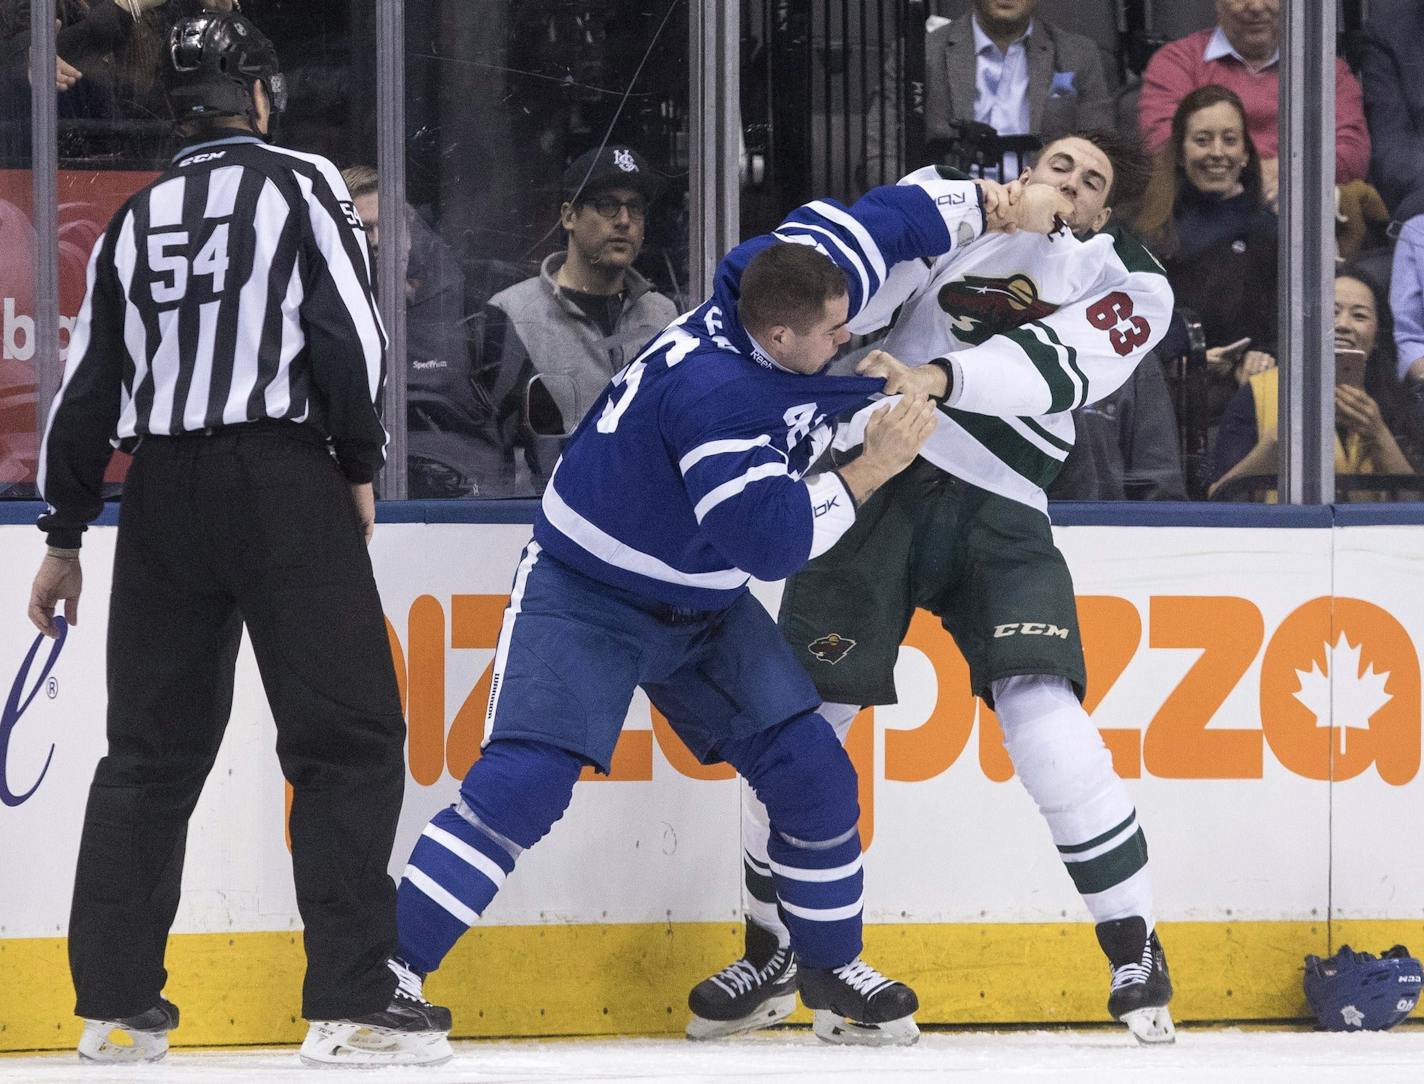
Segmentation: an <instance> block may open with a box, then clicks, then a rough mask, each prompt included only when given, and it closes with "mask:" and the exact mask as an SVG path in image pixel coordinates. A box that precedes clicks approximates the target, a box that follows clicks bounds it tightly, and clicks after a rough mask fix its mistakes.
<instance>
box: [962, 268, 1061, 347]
mask: <svg viewBox="0 0 1424 1084" xmlns="http://www.w3.org/2000/svg"><path fill="white" fill-rule="evenodd" d="M939 307H940V308H942V309H943V310H944V311H945V312H947V313H948V314H949V322H950V324H951V326H953V328H954V337H955V338H956V339H958V340H959V341H960V342H963V343H968V344H969V345H970V346H978V345H979V344H980V343H982V342H985V341H987V340H988V339H992V338H993V337H994V336H995V335H999V334H1002V333H1003V332H1005V331H1011V330H1012V329H1014V328H1016V327H1020V326H1022V325H1023V324H1027V323H1030V322H1032V321H1034V320H1041V319H1043V317H1045V316H1048V315H1049V314H1050V313H1052V312H1054V311H1056V310H1057V308H1058V306H1057V305H1050V304H1049V303H1048V302H1047V301H1042V300H1040V299H1039V296H1038V287H1037V286H1036V285H1035V284H1034V281H1033V279H1031V278H1029V277H1028V276H1027V275H1010V276H1009V277H1008V278H998V279H988V278H980V277H979V276H977V275H966V276H965V277H964V278H962V279H959V280H957V281H955V282H951V283H948V284H946V285H944V286H941V287H940V291H939Z"/></svg>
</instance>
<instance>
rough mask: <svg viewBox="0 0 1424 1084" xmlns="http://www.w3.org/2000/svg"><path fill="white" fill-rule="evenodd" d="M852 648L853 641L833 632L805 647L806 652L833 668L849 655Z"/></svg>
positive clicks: (853, 645)
mask: <svg viewBox="0 0 1424 1084" xmlns="http://www.w3.org/2000/svg"><path fill="white" fill-rule="evenodd" d="M853 647H855V641H854V640H852V639H850V638H848V637H845V636H842V635H841V634H840V633H838V632H833V633H831V634H830V635H828V636H822V637H821V638H820V639H819V640H813V641H812V642H811V643H809V644H807V645H806V650H808V651H809V652H811V654H812V655H815V656H816V658H818V659H820V660H821V661H822V662H828V663H830V664H831V665H832V666H834V665H835V664H836V663H838V662H840V661H841V660H842V659H843V658H845V657H846V656H847V655H849V654H850V649H851V648H853Z"/></svg>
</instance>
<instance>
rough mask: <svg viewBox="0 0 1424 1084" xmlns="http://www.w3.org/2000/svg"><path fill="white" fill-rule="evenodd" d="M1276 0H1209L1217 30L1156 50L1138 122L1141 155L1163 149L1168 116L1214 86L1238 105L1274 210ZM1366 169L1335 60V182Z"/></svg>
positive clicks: (1357, 105) (1357, 112) (1356, 105)
mask: <svg viewBox="0 0 1424 1084" xmlns="http://www.w3.org/2000/svg"><path fill="white" fill-rule="evenodd" d="M1281 4H1282V0H1216V18H1217V25H1216V26H1215V27H1213V28H1211V29H1208V30H1202V31H1199V32H1198V33H1196V34H1189V35H1187V36H1186V37H1185V38H1180V39H1178V40H1177V41H1174V42H1170V43H1168V44H1167V45H1164V46H1162V48H1160V49H1158V50H1157V52H1156V53H1154V54H1153V55H1152V59H1151V60H1150V61H1149V62H1148V64H1147V70H1146V71H1144V72H1143V74H1142V95H1141V97H1140V98H1139V99H1138V105H1137V112H1138V123H1139V125H1140V126H1141V128H1142V135H1143V138H1144V139H1145V140H1146V142H1147V146H1148V149H1149V150H1156V149H1157V148H1159V147H1161V146H1162V145H1163V144H1165V143H1166V142H1167V141H1168V139H1169V138H1170V135H1171V125H1172V116H1173V114H1174V113H1175V112H1176V110H1177V106H1178V105H1179V104H1180V103H1181V101H1182V99H1183V98H1185V97H1186V96H1187V95H1188V94H1190V93H1191V92H1192V91H1193V90H1195V89H1196V88H1197V87H1202V86H1206V85H1207V84H1208V83H1215V84H1217V85H1219V86H1223V87H1226V88H1228V89H1230V90H1234V91H1235V92H1236V94H1237V95H1238V96H1239V97H1240V98H1241V101H1242V102H1244V103H1245V110H1246V126H1247V128H1248V130H1249V131H1250V133H1251V138H1252V139H1253V140H1254V141H1255V143H1256V149H1257V150H1258V151H1259V152H1260V154H1261V182H1262V189H1263V193H1264V196H1265V199H1266V202H1267V203H1268V204H1270V205H1271V206H1273V207H1274V206H1275V205H1276V201H1277V193H1278V188H1279V175H1280V163H1279V160H1278V158H1277V155H1278V148H1279V144H1280V131H1279V126H1278V124H1277V120H1276V117H1277V110H1278V98H1279V96H1280V63H1279V62H1280V9H1281ZM1369 165H1370V133H1369V130H1368V128H1367V127H1366V125H1365V113H1364V103H1363V93H1362V91H1361V90H1360V84H1359V83H1358V82H1356V80H1355V77H1354V76H1353V75H1351V74H1350V69H1349V68H1348V67H1347V66H1346V64H1345V62H1344V61H1343V60H1336V61H1335V180H1336V182H1337V183H1339V184H1348V183H1349V182H1350V181H1359V180H1363V179H1364V176H1365V173H1366V172H1367V171H1368V169H1369Z"/></svg>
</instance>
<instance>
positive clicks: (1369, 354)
mask: <svg viewBox="0 0 1424 1084" xmlns="http://www.w3.org/2000/svg"><path fill="white" fill-rule="evenodd" d="M1335 350H1336V354H1337V358H1336V380H1337V382H1336V384H1335V473H1336V474H1337V475H1353V474H1414V473H1416V472H1415V469H1414V465H1413V464H1412V463H1411V462H1410V460H1409V458H1408V456H1406V454H1405V451H1404V448H1405V447H1407V446H1410V445H1412V444H1414V443H1415V441H1414V440H1413V439H1411V437H1412V436H1413V434H1411V433H1410V430H1411V428H1412V426H1411V422H1410V418H1409V412H1408V409H1407V406H1406V404H1405V401H1404V398H1403V390H1402V389H1401V387H1400V384H1399V378H1398V376H1397V375H1396V373H1395V368H1396V365H1395V351H1394V335H1393V329H1392V327H1391V320H1390V313H1389V306H1388V305H1387V304H1386V303H1385V297H1384V294H1383V293H1382V292H1381V291H1380V289H1379V287H1378V286H1376V285H1375V283H1374V282H1373V281H1372V280H1371V279H1369V278H1368V277H1367V276H1366V275H1365V274H1364V273H1363V272H1361V271H1360V270H1358V269H1357V268H1354V267H1351V266H1349V265H1345V266H1342V267H1340V268H1339V269H1338V270H1337V271H1336V272H1335ZM1343 351H1358V352H1359V353H1361V354H1363V355H1364V356H1365V365H1364V374H1363V381H1361V382H1358V383H1357V382H1353V381H1352V380H1351V379H1349V378H1348V377H1347V375H1346V374H1347V366H1345V365H1344V364H1343V363H1342V358H1341V352H1343ZM1279 375H1280V371H1279V370H1278V369H1274V368H1272V369H1267V370H1265V371H1263V372H1260V373H1257V374H1255V375H1254V376H1252V377H1250V378H1249V379H1248V380H1247V381H1246V383H1245V384H1243V385H1242V387H1241V389H1240V391H1238V392H1237V393H1236V397H1235V398H1234V399H1232V401H1231V404H1230V406H1228V407H1227V409H1226V414H1225V415H1224V416H1223V417H1222V420H1221V428H1220V430H1219V431H1218V433H1217V438H1216V442H1215V444H1214V445H1213V446H1212V450H1211V467H1212V475H1213V476H1214V477H1215V478H1216V481H1215V482H1214V483H1213V484H1212V485H1211V488H1210V489H1209V490H1208V494H1210V495H1215V494H1216V492H1217V490H1219V489H1220V488H1221V487H1222V486H1224V485H1225V484H1226V483H1227V482H1230V481H1231V480H1232V479H1234V478H1240V477H1244V476H1248V475H1256V476H1260V475H1265V476H1267V477H1271V478H1274V477H1275V476H1276V474H1277V472H1278V471H1279V468H1280V456H1279V453H1278V440H1279V432H1278V427H1277V421H1278V418H1279V398H1280V381H1279ZM1361 496H1363V495H1362V494H1355V499H1359V498H1360V497H1361ZM1266 499H1267V500H1272V499H1274V498H1273V497H1272V496H1271V494H1270V493H1269V492H1268V493H1267V494H1266Z"/></svg>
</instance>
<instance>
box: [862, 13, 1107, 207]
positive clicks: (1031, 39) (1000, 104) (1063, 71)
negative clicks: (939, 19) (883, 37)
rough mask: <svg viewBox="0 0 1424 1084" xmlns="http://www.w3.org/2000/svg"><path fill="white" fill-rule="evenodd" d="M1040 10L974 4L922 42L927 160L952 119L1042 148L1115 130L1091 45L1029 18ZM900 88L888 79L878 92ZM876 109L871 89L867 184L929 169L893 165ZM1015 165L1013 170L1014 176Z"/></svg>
mask: <svg viewBox="0 0 1424 1084" xmlns="http://www.w3.org/2000/svg"><path fill="white" fill-rule="evenodd" d="M1037 7H1038V0H974V3H973V10H972V11H968V12H965V14H963V15H961V16H960V17H959V18H958V19H955V20H954V21H952V22H949V23H946V24H944V25H941V26H938V27H936V28H935V29H934V30H932V31H931V32H930V33H929V35H928V36H927V37H926V38H925V147H926V150H927V151H928V152H930V154H931V155H933V154H934V152H935V151H936V149H938V150H940V151H942V150H943V148H944V147H945V146H946V144H947V143H948V142H949V141H950V140H951V139H952V136H953V131H952V129H951V124H952V123H953V122H955V121H978V122H979V123H981V124H987V125H989V126H990V127H992V128H994V129H995V130H996V131H997V132H998V134H999V135H1022V134H1028V133H1032V134H1034V135H1037V136H1040V137H1041V138H1042V139H1043V140H1044V142H1050V141H1052V140H1054V139H1057V138H1058V137H1059V136H1062V135H1066V134H1067V133H1069V132H1072V131H1079V130H1082V129H1084V128H1111V127H1113V104H1112V97H1111V95H1110V93H1109V91H1108V84H1107V78H1106V76H1105V75H1104V74H1103V61H1102V54H1101V52H1100V51H1099V50H1098V47H1097V45H1096V44H1094V43H1093V42H1092V41H1091V40H1090V39H1088V38H1086V37H1084V36H1083V35H1082V34H1075V33H1073V32H1072V31H1070V30H1063V29H1060V28H1059V27H1056V26H1054V25H1052V24H1051V23H1049V22H1047V21H1046V20H1043V19H1037V18H1035V17H1034V9H1035V8H1037ZM898 82H899V77H898V74H897V73H893V72H892V73H891V74H890V75H889V76H888V78H887V79H885V80H882V82H881V85H882V86H894V85H895V84H897V83H898ZM881 111H882V107H881V101H880V98H879V94H878V92H877V94H876V95H873V96H872V99H871V102H870V106H869V109H868V111H867V116H866V127H865V141H866V179H865V184H866V185H867V187H868V186H872V185H875V184H882V183H890V182H892V181H893V180H894V179H895V177H897V176H898V175H899V174H900V173H905V172H909V170H910V169H913V168H916V167H918V166H921V165H924V164H926V163H925V162H907V163H905V168H904V169H899V168H898V167H899V164H900V163H899V161H898V154H897V152H896V147H895V143H896V141H895V139H894V138H893V135H892V136H891V137H889V138H887V137H886V136H885V135H884V134H883V133H882V131H881V119H880V117H881ZM891 115H892V116H893V115H894V114H891ZM887 119H888V118H887ZM1012 165H1013V164H1012V163H1009V169H1008V172H1009V173H1014V172H1016V170H1015V169H1013V168H1012Z"/></svg>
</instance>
